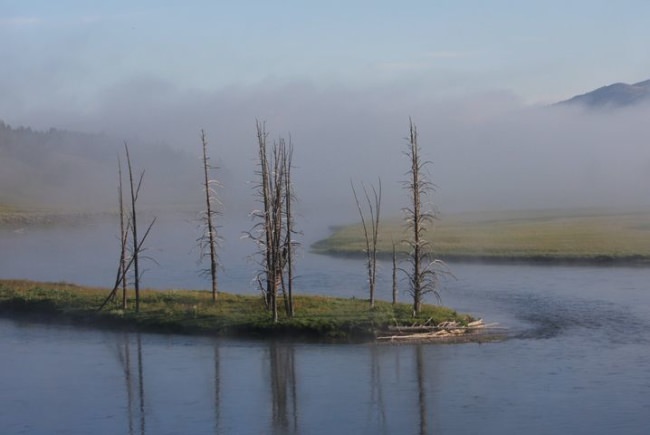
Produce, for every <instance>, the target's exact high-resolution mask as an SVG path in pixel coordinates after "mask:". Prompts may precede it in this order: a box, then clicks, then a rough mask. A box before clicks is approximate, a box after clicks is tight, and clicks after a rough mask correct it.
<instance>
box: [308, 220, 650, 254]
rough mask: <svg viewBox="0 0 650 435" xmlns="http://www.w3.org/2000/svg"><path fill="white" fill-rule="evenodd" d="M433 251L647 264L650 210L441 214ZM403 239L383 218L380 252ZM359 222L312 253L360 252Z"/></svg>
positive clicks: (432, 234)
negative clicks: (393, 242)
mask: <svg viewBox="0 0 650 435" xmlns="http://www.w3.org/2000/svg"><path fill="white" fill-rule="evenodd" d="M426 237H427V239H428V241H429V242H430V243H431V246H432V248H433V251H434V253H435V254H436V255H437V256H439V257H441V258H443V259H444V258H450V259H486V260H489V259H495V260H499V259H502V260H527V259H528V260H533V261H536V260H539V261H543V260H549V261H552V260H558V261H571V260H576V261H578V260H584V261H594V262H598V261H607V260H610V261H613V262H615V261H620V262H634V263H648V264H650V212H647V211H643V212H622V211H607V210H545V211H520V212H498V213H497V212H493V213H465V214H458V215H452V216H442V217H441V219H440V220H438V221H437V222H435V224H434V225H432V226H431V227H430V228H428V231H427V235H426ZM406 238H407V233H406V230H405V228H404V225H403V223H402V222H401V221H399V220H391V221H385V222H383V225H382V228H381V235H380V240H379V247H378V249H379V252H380V253H381V254H382V255H388V254H390V252H391V249H392V241H393V240H394V241H396V242H397V249H398V251H399V250H405V246H404V244H403V243H400V241H402V240H405V239H406ZM363 246H364V242H363V235H362V229H361V226H360V225H350V226H346V227H342V228H339V229H337V230H336V231H335V232H334V233H333V234H332V235H331V236H330V237H329V238H327V239H325V240H321V241H319V242H317V243H315V244H314V245H313V246H312V248H313V250H314V251H315V252H318V253H326V254H347V255H362V254H363Z"/></svg>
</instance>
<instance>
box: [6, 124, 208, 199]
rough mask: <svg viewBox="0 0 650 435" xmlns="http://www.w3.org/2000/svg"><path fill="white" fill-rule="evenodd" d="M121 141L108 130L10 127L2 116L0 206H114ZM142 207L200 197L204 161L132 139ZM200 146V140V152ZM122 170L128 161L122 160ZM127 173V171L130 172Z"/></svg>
mask: <svg viewBox="0 0 650 435" xmlns="http://www.w3.org/2000/svg"><path fill="white" fill-rule="evenodd" d="M123 147H124V145H123V142H122V140H121V139H118V138H115V137H110V136H108V135H104V134H92V133H80V132H74V131H66V130H57V129H53V128H52V129H49V130H46V131H37V130H32V129H31V128H29V127H17V128H14V127H11V126H9V125H7V124H6V123H4V122H3V121H1V120H0V204H1V203H5V204H6V203H9V204H16V205H22V206H37V207H38V206H45V207H58V208H72V209H77V210H78V209H88V208H96V207H101V208H103V209H105V208H107V207H111V208H112V207H115V206H116V204H117V185H118V176H117V159H118V155H120V156H121V158H122V159H124V151H123V150H124V148H123ZM129 148H130V150H131V158H132V161H133V165H134V171H136V176H137V175H139V173H140V172H141V171H142V170H145V172H146V173H145V176H144V182H143V187H142V194H141V196H142V201H143V205H144V204H145V203H146V204H148V205H149V206H152V207H158V206H169V205H172V206H174V205H178V206H184V205H187V204H188V202H194V201H195V200H196V201H200V198H201V187H200V186H201V184H200V180H201V178H200V174H201V164H200V160H199V159H198V158H197V157H196V156H195V155H192V154H190V153H187V152H183V151H179V150H175V149H172V148H171V147H170V146H168V145H164V144H147V143H143V142H133V143H129ZM198 149H199V144H197V155H198ZM122 163H123V169H124V170H125V171H126V169H125V168H126V165H125V163H124V160H122ZM125 175H126V172H125Z"/></svg>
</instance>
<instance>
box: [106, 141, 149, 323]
mask: <svg viewBox="0 0 650 435" xmlns="http://www.w3.org/2000/svg"><path fill="white" fill-rule="evenodd" d="M124 148H125V150H126V159H127V163H128V169H129V182H130V191H131V212H130V213H129V215H128V216H125V213H124V200H123V198H124V197H123V188H122V187H123V186H122V163H121V161H120V160H119V158H118V161H117V165H118V166H117V167H118V174H119V187H118V199H119V207H120V211H119V214H120V261H119V265H118V268H117V274H116V277H115V283H114V285H113V289H112V290H111V292H110V293H109V295H108V296H107V297H106V299H105V300H104V302H103V303H102V304H101V305H100V307H99V308H98V311H101V310H102V309H103V308H104V307H105V306H106V304H107V303H108V302H109V301H112V300H114V299H115V296H116V294H117V291H118V289H119V288H120V286H121V287H122V308H123V309H126V307H127V284H128V283H127V273H128V272H129V270H130V269H131V267H132V266H134V265H136V264H138V259H139V256H140V253H141V252H142V251H143V246H144V242H145V240H146V239H147V237H148V236H149V233H150V232H151V229H152V228H153V225H154V223H155V222H156V218H153V220H152V221H151V223H150V224H149V226H148V227H147V230H146V231H145V233H144V236H143V237H142V238H141V239H140V240H138V239H137V229H136V213H135V204H136V201H137V198H138V194H139V192H140V186H141V185H142V179H143V177H144V171H143V172H142V174H141V175H140V179H139V181H138V185H137V187H134V182H133V171H132V168H131V159H130V156H129V148H128V146H127V144H126V143H125V144H124ZM129 232H130V233H131V239H132V240H131V243H132V252H131V255H130V256H129V257H128V261H127V245H128V242H129ZM134 275H135V277H134V283H135V289H136V292H135V293H136V298H135V302H136V312H139V311H140V287H139V285H140V275H139V270H138V268H137V267H135V273H134Z"/></svg>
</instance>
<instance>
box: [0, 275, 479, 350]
mask: <svg viewBox="0 0 650 435" xmlns="http://www.w3.org/2000/svg"><path fill="white" fill-rule="evenodd" d="M108 293H109V290H108V289H102V288H93V287H82V286H77V285H74V284H68V283H45V282H34V281H24V280H0V317H11V318H26V319H29V320H33V321H38V322H56V323H70V324H79V325H84V326H89V327H96V328H108V329H127V330H135V331H143V332H158V333H174V334H194V335H209V336H221V337H251V338H293V339H299V340H309V341H334V342H363V341H372V340H374V339H375V338H376V337H377V336H378V334H381V333H383V332H385V331H386V330H387V329H388V328H389V327H391V326H413V325H422V324H425V323H428V324H439V323H442V322H446V321H457V322H459V323H461V324H465V325H466V324H467V323H468V322H470V321H471V320H473V319H472V318H471V316H468V315H461V314H458V313H456V312H455V311H453V310H451V309H449V308H446V307H441V306H434V305H425V306H424V308H423V310H422V313H421V315H420V316H418V317H416V318H413V317H412V313H411V306H410V304H406V303H401V304H397V305H395V306H393V305H392V304H391V303H389V302H384V301H377V302H376V307H375V308H374V309H370V308H369V306H368V301H367V300H362V299H345V298H334V297H324V296H304V295H303V296H296V297H295V306H296V315H295V317H294V318H292V319H288V318H284V317H281V318H280V321H279V322H278V323H273V321H272V318H271V316H270V313H268V312H267V311H266V310H265V308H264V303H263V301H262V298H261V297H259V296H247V295H235V294H230V293H220V294H219V300H218V301H217V303H216V304H213V303H212V300H211V294H210V292H208V291H201V290H168V291H160V290H144V291H143V292H142V300H141V305H140V309H141V311H140V313H138V314H136V313H135V312H133V311H132V310H126V311H122V310H121V309H118V307H117V305H112V306H110V307H107V308H105V309H104V310H102V311H97V308H98V307H99V306H100V304H101V303H102V301H103V300H104V298H105V297H106V296H107V295H108Z"/></svg>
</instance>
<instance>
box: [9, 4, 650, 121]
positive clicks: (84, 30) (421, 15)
mask: <svg viewBox="0 0 650 435" xmlns="http://www.w3.org/2000/svg"><path fill="white" fill-rule="evenodd" d="M648 16H650V2H646V1H622V2H612V1H595V0H591V1H544V2H528V1H526V2H522V1H462V0H461V1H402V2H396V1H327V2H310V1H252V0H244V1H236V2H235V1H229V2H224V1H193V2H188V1H138V2H133V1H110V2H88V1H65V0H64V1H56V2H53V1H49V0H48V1H35V0H33V1H22V0H21V1H11V0H2V1H0V39H1V40H2V41H3V43H2V44H1V45H0V55H1V56H2V58H3V59H4V62H3V74H2V78H0V90H3V91H5V93H6V92H8V91H12V92H13V93H14V94H18V95H14V103H15V104H18V105H20V106H21V107H24V108H26V109H28V108H29V107H31V105H35V106H38V105H39V104H43V103H42V101H43V99H54V100H57V99H59V98H62V99H66V100H68V101H79V102H83V101H85V100H89V99H93V98H96V96H97V95H98V94H100V93H102V92H105V91H106V89H110V88H111V87H112V86H115V85H117V84H119V83H121V82H124V81H129V80H132V79H141V78H148V79H152V80H160V81H162V82H165V83H169V84H172V85H173V86H175V87H178V88H181V89H186V90H197V91H204V90H219V89H224V88H229V87H233V86H235V87H237V86H240V87H241V86H243V87H246V86H250V85H255V84H259V83H287V82H303V83H309V84H310V85H313V86H316V87H327V86H346V87H350V88H373V87H374V88H381V87H382V86H398V87H399V86H402V87H409V86H410V87H418V88H419V89H421V90H422V92H425V93H427V94H430V95H433V96H436V95H458V94H460V95H463V94H471V93H478V92H485V91H488V92H489V91H508V92H512V93H513V94H515V95H516V96H517V97H519V98H521V99H523V100H524V101H525V102H528V103H537V102H549V101H554V100H556V99H562V98H566V97H570V96H572V95H574V94H576V93H580V92H584V91H588V90H590V89H593V88H595V87H598V86H601V85H605V84H609V83H612V82H615V81H625V82H634V81H640V80H643V79H647V78H649V77H650V52H648V50H647V47H648V46H649V43H650V27H648V26H647V17H648ZM18 90H20V92H17V91H18Z"/></svg>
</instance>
